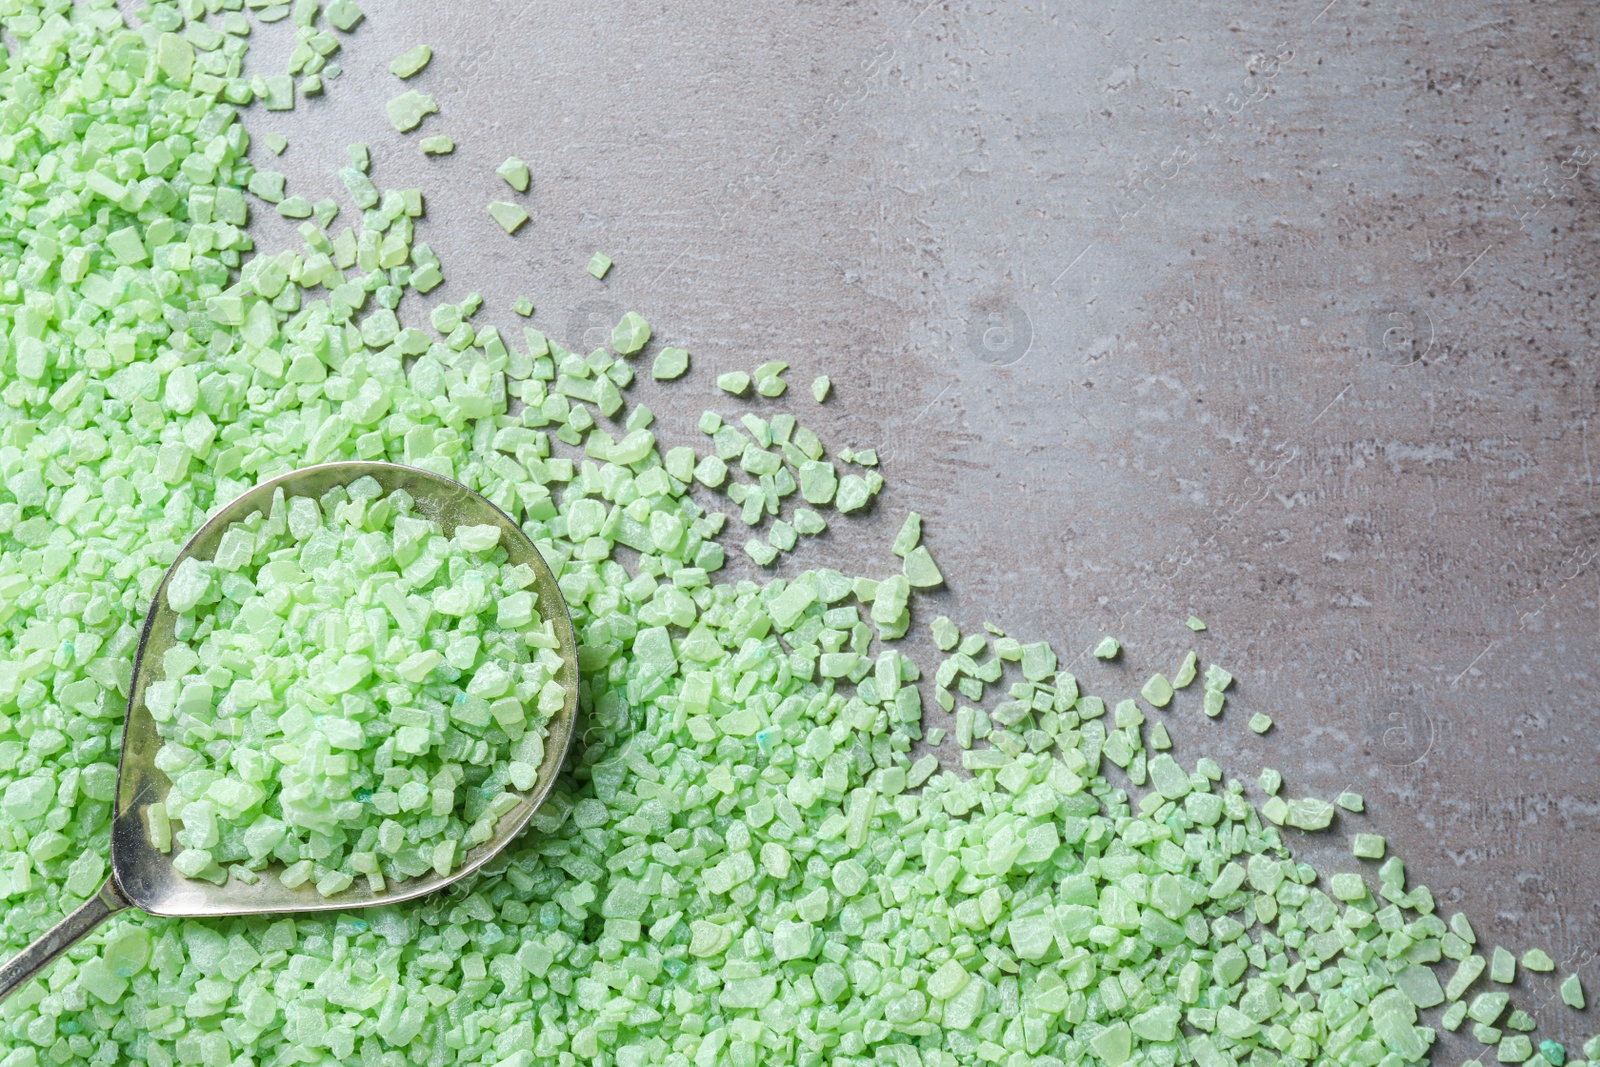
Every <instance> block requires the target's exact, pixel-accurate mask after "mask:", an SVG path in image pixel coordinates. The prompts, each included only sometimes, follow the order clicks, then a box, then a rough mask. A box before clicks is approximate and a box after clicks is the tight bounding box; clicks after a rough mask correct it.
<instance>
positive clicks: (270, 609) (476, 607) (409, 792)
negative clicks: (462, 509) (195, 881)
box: [145, 477, 566, 896]
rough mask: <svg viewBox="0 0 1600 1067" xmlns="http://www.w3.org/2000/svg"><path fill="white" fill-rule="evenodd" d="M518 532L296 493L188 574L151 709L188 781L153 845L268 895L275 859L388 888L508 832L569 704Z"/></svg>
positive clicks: (366, 486)
mask: <svg viewBox="0 0 1600 1067" xmlns="http://www.w3.org/2000/svg"><path fill="white" fill-rule="evenodd" d="M500 539H501V530H500V527H498V526H494V525H483V526H472V525H462V526H458V527H456V529H455V530H454V532H453V534H452V536H450V537H446V536H445V535H444V533H443V531H442V530H441V529H440V528H439V525H438V524H437V523H436V522H434V521H433V520H431V519H428V518H425V517H423V516H421V515H419V514H417V513H416V511H415V506H414V502H413V501H412V499H411V497H410V496H409V494H407V493H406V492H405V491H404V490H400V491H397V492H394V493H391V494H387V495H385V494H384V493H383V490H382V488H381V487H380V486H379V485H378V483H377V482H376V481H375V480H373V479H372V478H370V477H367V478H360V479H358V480H356V481H354V482H352V483H351V484H350V485H349V486H335V487H334V488H332V489H330V490H328V492H327V493H325V494H324V495H323V496H322V497H321V499H316V498H313V497H309V496H288V497H286V496H285V495H284V493H283V490H281V489H280V490H278V492H277V493H276V495H275V496H274V497H273V501H272V506H271V507H270V509H269V510H268V511H267V513H266V514H262V513H261V512H255V513H253V514H251V515H250V516H249V517H247V518H246V519H244V520H243V521H241V522H237V523H234V524H233V525H231V526H229V527H228V529H227V530H226V531H224V532H223V534H222V538H221V540H220V541H219V543H218V546H217V550H216V552H215V554H214V557H213V559H211V560H208V561H201V560H198V559H196V558H194V557H192V556H191V557H188V558H186V559H184V560H183V562H181V563H180V564H179V565H178V568H177V570H176V571H175V572H174V574H173V577H172V579H171V581H169V582H168V584H167V588H166V597H167V602H168V605H169V606H170V608H171V609H172V610H173V612H175V613H176V614H177V615H178V619H177V625H176V627H175V632H174V637H175V641H174V644H173V646H172V647H171V648H170V649H168V650H167V652H166V653H165V654H164V656H163V657H162V677H161V679H160V680H159V681H155V682H152V683H150V684H149V685H148V686H147V687H146V689H145V704H146V706H147V707H148V708H149V710H150V713H151V715H152V716H153V717H154V719H155V722H156V729H157V731H158V732H159V733H160V735H161V737H162V739H163V741H164V744H163V745H162V747H161V749H160V751H159V752H158V753H157V756H156V764H157V767H158V768H159V769H160V770H162V771H163V772H165V773H166V774H167V775H168V777H169V778H170V779H171V781H172V788H171V790H170V791H169V794H168V796H167V797H166V798H165V800H164V802H163V803H158V804H156V805H153V806H152V807H151V809H149V818H150V833H151V837H152V840H153V843H154V844H155V845H156V847H157V848H159V849H161V850H162V851H167V850H169V849H170V848H171V846H172V844H173V841H174V840H175V841H176V843H177V844H178V845H180V846H182V847H181V848H180V849H179V851H178V852H177V853H176V855H175V856H174V857H173V866H174V867H176V868H177V869H178V871H179V872H180V873H182V874H184V875H185V876H187V877H190V878H202V879H206V880H208V881H213V882H217V883H219V884H220V883H221V882H222V881H224V880H225V879H226V878H227V877H228V875H229V874H232V875H234V876H235V877H239V878H241V879H243V880H244V881H246V882H254V881H255V880H256V878H257V877H259V875H258V874H257V872H259V871H261V870H263V869H265V868H266V867H267V866H268V864H269V863H277V864H279V865H281V868H282V869H281V870H280V871H279V873H278V875H277V877H278V878H279V879H280V880H281V881H282V882H283V883H284V884H285V885H287V886H289V887H291V888H293V887H295V886H298V885H301V884H303V883H305V882H306V881H308V880H312V881H313V883H314V884H315V886H316V888H317V891H318V892H319V893H321V894H323V895H324V896H328V895H332V894H334V893H337V892H339V891H341V890H343V889H345V888H347V887H349V886H350V884H351V883H352V882H353V881H355V880H356V879H358V878H359V879H363V880H364V881H365V883H366V885H367V886H368V887H369V888H370V889H371V890H372V891H373V892H382V891H383V889H384V887H385V886H386V885H387V884H388V883H389V882H391V881H399V880H403V879H406V878H414V877H416V876H417V875H420V874H422V873H424V872H425V871H428V870H429V869H432V870H434V871H435V872H437V873H438V874H440V875H446V874H449V873H450V872H451V871H452V870H454V869H455V868H456V867H457V866H459V865H460V863H461V861H462V858H463V857H464V856H465V855H466V853H467V852H468V851H469V850H470V849H472V848H473V847H475V846H476V845H479V844H482V843H483V842H485V841H488V840H489V838H490V837H491V836H493V834H494V827H495V823H496V821H497V820H498V819H499V818H500V817H501V816H504V815H505V814H507V813H508V812H510V811H511V810H512V809H513V808H515V807H516V806H517V804H518V802H519V800H520V798H519V796H518V793H517V791H518V790H526V789H528V788H530V787H531V786H532V785H533V783H534V781H535V779H536V778H537V777H538V774H539V767H540V764H541V763H542V762H543V760H544V745H543V741H544V737H545V727H546V724H547V723H548V722H549V721H550V717H551V716H552V715H553V714H554V713H555V712H557V711H559V710H560V709H561V707H562V705H563V704H564V703H565V702H566V691H565V689H564V688H563V687H562V685H561V683H560V682H559V681H557V680H556V676H557V674H558V673H559V671H560V669H561V657H560V655H559V653H558V652H557V651H556V649H557V648H558V642H557V639H556V636H555V633H554V630H553V629H552V627H551V624H550V622H549V621H548V620H546V619H542V618H541V617H540V615H539V611H538V604H537V600H536V595H535V592H534V590H533V589H532V586H533V583H534V579H535V575H534V572H533V570H532V569H531V568H530V567H528V566H527V565H526V564H521V565H518V566H515V567H512V566H509V565H508V564H507V552H506V549H505V548H504V547H502V546H501V545H500ZM169 819H170V820H171V821H172V822H175V823H180V824H181V826H182V828H181V829H179V830H177V832H176V833H173V832H172V831H171V829H170V827H169V825H168V820H169ZM225 868H226V869H225Z"/></svg>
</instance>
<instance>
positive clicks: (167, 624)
mask: <svg viewBox="0 0 1600 1067" xmlns="http://www.w3.org/2000/svg"><path fill="white" fill-rule="evenodd" d="M368 477H370V478H373V479H375V480H376V481H377V482H378V484H379V485H380V486H381V487H382V488H383V491H384V493H385V494H388V493H392V492H394V491H395V490H398V489H404V490H405V491H406V492H407V493H409V494H410V495H411V497H412V499H413V500H414V501H415V502H416V510H417V513H418V514H420V515H422V516H423V517H425V518H428V519H431V520H433V521H434V522H437V523H438V524H439V525H440V527H441V528H442V529H443V531H444V534H445V535H446V536H451V535H453V534H454V533H455V528H456V527H457V526H458V525H462V524H466V525H484V524H490V523H492V524H494V525H496V526H499V527H500V529H501V531H502V533H501V539H500V544H501V546H502V547H504V548H505V549H506V551H507V552H508V553H509V555H510V558H509V560H508V562H509V563H510V565H512V566H516V565H517V564H521V563H525V564H527V565H528V566H529V567H530V568H531V569H532V570H533V572H534V576H535V577H534V585H533V588H534V590H535V592H536V593H537V594H538V605H539V611H540V614H541V615H542V616H543V617H544V618H547V619H550V620H551V622H552V623H553V624H554V628H555V633H556V638H557V640H558V641H559V642H560V646H561V647H560V654H561V661H562V666H561V670H560V673H559V674H558V675H557V680H558V681H560V682H561V684H562V686H563V687H564V688H565V689H566V692H567V699H566V703H565V704H564V705H563V706H562V708H561V710H560V711H558V712H556V713H555V714H554V715H553V716H551V718H550V722H549V723H548V724H547V726H546V730H547V736H546V738H545V748H544V762H543V763H542V764H541V765H540V767H539V777H538V778H537V780H535V782H534V783H533V786H532V788H530V789H528V790H526V791H525V792H523V793H521V794H520V797H521V800H520V802H519V803H518V805H517V807H515V808H513V809H512V810H511V811H509V812H507V813H506V814H505V815H504V816H503V817H502V818H501V819H500V820H499V821H498V822H497V823H496V824H495V833H494V836H493V837H491V838H490V839H489V840H488V841H485V842H483V843H482V844H480V845H478V846H476V847H475V848H473V849H471V850H470V851H468V852H467V853H466V855H465V856H464V857H463V862H462V864H461V866H460V867H457V868H456V869H455V870H453V871H451V872H450V873H449V874H447V875H439V874H436V873H434V872H432V871H429V872H428V873H426V874H423V875H421V876H419V877H416V878H411V879H407V880H405V881H402V882H395V883H392V884H390V885H389V886H388V887H387V888H386V889H385V890H384V891H383V892H381V893H376V892H373V891H372V890H371V889H370V888H368V887H367V883H366V880H365V879H359V878H358V879H356V881H355V882H354V883H353V884H352V885H351V886H350V887H349V888H347V889H345V890H343V891H342V892H339V893H335V894H333V895H331V896H326V897H325V896H323V895H321V894H320V893H318V892H317V891H316V889H315V887H314V886H313V885H312V884H311V883H310V882H306V883H305V884H303V885H300V886H297V887H296V888H294V889H290V888H289V887H288V886H285V885H284V884H283V883H282V882H281V881H279V880H278V879H277V878H276V877H274V876H272V872H271V871H270V870H269V871H266V872H263V874H265V875H266V877H262V878H260V879H258V880H257V881H256V882H255V883H254V884H246V883H244V882H242V881H240V880H239V879H237V878H233V877H230V878H229V879H228V880H227V881H226V882H224V883H223V884H222V885H212V884H211V883H209V882H201V881H196V880H193V879H189V878H186V877H184V876H183V875H182V874H179V873H178V871H177V870H176V869H175V868H174V867H173V865H172V861H173V859H174V858H175V857H176V856H177V854H178V852H179V851H181V846H179V845H178V844H177V843H176V842H174V843H173V846H172V848H173V851H172V852H171V853H165V852H161V851H160V850H158V849H157V848H156V847H155V846H154V845H152V844H151V843H150V834H149V828H148V824H147V821H146V820H147V815H146V812H147V811H148V809H149V807H150V805H152V804H155V803H158V802H162V801H164V800H165V799H166V796H167V790H168V788H169V787H170V784H171V783H170V782H169V781H168V780H167V776H166V775H165V774H163V773H162V772H161V771H160V770H158V769H157V768H156V765H155V760H156V753H157V752H159V751H160V749H161V744H162V739H161V735H160V734H158V733H157V732H156V724H155V720H154V719H153V718H152V717H151V715H150V710H149V709H148V708H147V707H146V706H145V700H144V696H145V688H146V686H148V685H149V684H150V683H151V682H153V681H158V680H159V677H158V676H159V673H160V672H161V670H162V667H161V663H162V656H163V654H164V653H165V652H166V651H167V649H169V648H171V647H172V645H173V643H174V641H173V627H174V625H175V624H176V622H177V616H176V615H175V614H174V613H173V612H172V610H171V609H170V608H169V607H168V606H167V595H166V594H167V583H168V582H170V581H171V580H172V575H173V572H174V571H175V570H177V567H178V564H179V563H182V562H183V561H184V560H185V559H187V558H189V557H194V558H196V559H199V560H203V561H209V560H210V559H211V558H212V557H213V555H214V554H215V553H216V550H217V543H218V542H219V541H220V540H221V539H222V534H223V532H224V531H225V530H227V528H228V527H229V526H231V525H232V524H233V523H235V522H238V521H240V520H242V519H245V518H246V517H248V516H249V515H250V514H251V513H252V512H256V511H259V512H261V513H263V514H265V513H266V512H267V511H268V510H269V509H270V508H271V506H272V499H273V496H274V494H275V493H276V492H277V491H278V490H280V489H281V490H283V493H284V495H285V496H286V497H295V496H310V497H321V496H322V494H323V493H325V492H327V491H328V490H329V489H332V488H333V487H334V486H339V485H349V484H350V483H352V482H354V481H356V480H358V479H360V478H368ZM577 708H578V644H577V638H576V637H575V636H574V634H573V630H572V619H571V617H570V616H569V614H568V612H567V604H566V600H565V599H564V598H563V597H562V595H561V589H560V587H559V586H558V585H557V584H556V578H555V575H554V574H553V573H552V572H551V570H550V567H549V565H548V564H547V563H545V561H544V557H543V556H541V555H540V554H539V550H538V549H537V548H535V547H534V544H533V542H532V541H531V540H529V539H528V535H527V534H525V533H524V532H523V531H522V528H521V527H520V526H518V525H517V524H516V522H515V521H513V520H512V518H511V517H510V516H509V515H507V514H506V513H505V512H503V511H501V510H500V509H499V508H498V507H496V506H495V505H494V504H492V503H490V502H489V501H488V500H486V499H485V498H484V497H482V496H481V495H479V494H478V493H475V492H473V491H472V490H471V489H468V488H467V487H466V486H464V485H461V484H460V483H458V482H454V481H452V480H450V479H449V478H445V477H443V476H441V475H438V474H433V473H430V472H428V471H424V470H418V469H416V468H414V467H403V466H400V465H399V464H395V463H368V462H348V463H326V464H322V465H321V466H316V467H306V468H304V469H303V470H297V471H291V472H290V473H288V474H284V475H280V476H279V477H277V478H273V479H271V480H270V481H266V482H262V483H261V484H260V485H258V486H256V487H255V488H254V489H251V490H250V491H249V492H247V493H245V494H244V495H242V496H240V497H239V498H238V499H237V500H234V501H233V502H232V503H231V504H229V505H227V506H226V507H224V508H222V509H221V510H220V511H218V512H217V513H216V514H215V515H213V516H212V517H211V518H210V519H209V520H208V521H207V522H206V524H205V525H204V526H202V527H201V528H200V530H199V532H197V533H196V534H195V535H194V536H193V537H191V538H190V539H189V541H188V543H187V544H185V545H184V546H183V549H182V551H180V552H179V553H178V555H177V558H176V559H174V560H173V561H172V566H171V567H169V568H168V569H167V573H166V575H165V576H164V577H163V578H162V579H161V584H160V586H158V587H157V588H156V592H155V597H154V598H153V600H152V601H151V604H150V612H149V614H148V615H146V616H145V621H144V632H143V634H142V635H141V636H140V639H139V649H138V652H137V653H136V654H135V657H134V661H133V680H132V682H131V684H130V685H129V688H128V715H127V720H126V722H125V723H124V725H123V730H122V759H121V762H120V764H119V765H118V768H117V795H116V800H115V803H114V805H113V808H112V817H111V874H110V876H109V877H107V878H106V881H105V884H104V885H102V886H101V887H100V891H99V892H98V893H96V894H95V895H94V896H93V897H90V898H89V899H88V900H87V901H85V902H84V903H83V904H82V905H80V906H79V907H78V908H77V910H75V911H74V912H72V913H71V914H70V915H68V916H67V917H66V918H64V919H62V920H61V921H60V922H59V923H57V924H56V925H55V926H54V927H52V928H51V929H50V930H48V931H47V932H46V933H45V934H44V935H43V936H42V937H40V938H39V939H38V940H37V941H35V942H34V943H33V944H31V945H29V946H28V947H27V948H25V949H23V950H22V952H21V953H19V954H18V955H17V956H16V957H15V958H14V959H12V960H11V961H10V962H9V963H7V964H5V966H3V967H0V999H3V998H4V997H6V996H7V995H9V994H10V993H11V992H12V991H13V990H15V989H17V988H18V987H20V986H21V985H23V984H24V983H26V982H27V981H28V979H30V978H32V977H33V976H34V975H36V974H38V973H39V972H40V971H42V970H43V969H44V968H45V967H47V966H49V964H50V963H51V962H52V961H54V960H55V958H56V957H57V956H59V955H61V954H62V953H63V952H65V951H66V950H67V949H69V948H71V947H72V946H73V945H74V944H76V943H77V942H78V941H80V940H82V939H83V938H84V937H86V936H87V935H88V934H89V933H90V932H92V931H93V930H94V929H95V928H96V927H97V926H99V925H100V924H101V923H102V922H104V921H105V920H106V919H108V918H110V917H111V916H112V915H115V914H116V913H117V912H119V911H122V910H124V909H126V908H130V907H132V908H138V909H139V910H141V911H144V912H148V913H149V914H151V915H167V916H173V917H182V918H207V917H220V916H228V915H271V914H281V913H284V912H315V911H349V910H351V909H353V908H364V907H370V906H373V905H378V904H396V903H399V902H400V901H404V900H411V899H413V898H415V897H420V896H423V895H425V894H427V893H432V892H434V891H436V890H439V889H443V888H444V887H445V886H447V885H450V884H451V883H452V882H455V881H458V880H460V879H462V878H465V877H466V876H467V875H469V874H472V873H473V872H474V871H476V870H478V869H479V868H480V867H482V866H483V865H484V864H485V863H487V862H489V860H490V859H491V858H493V857H494V856H495V854H496V853H498V852H499V851H500V850H501V849H503V848H505V847H506V845H507V844H509V843H510V842H511V840H512V839H513V838H515V837H516V836H517V835H518V834H520V833H521V832H522V830H523V829H524V828H525V827H526V826H527V825H528V820H529V819H531V818H532V817H533V813H534V812H535V811H536V810H538V807H539V805H540V804H541V803H543V802H544V799H545V797H547V796H548V795H549V793H550V789H551V787H552V786H554V785H555V780H556V775H557V774H558V773H559V772H560V770H561V765H562V763H564V762H565V760H566V756H567V749H568V748H569V747H570V745H571V743H572V724H573V719H574V717H575V716H576V714H577Z"/></svg>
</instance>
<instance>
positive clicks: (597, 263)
mask: <svg viewBox="0 0 1600 1067" xmlns="http://www.w3.org/2000/svg"><path fill="white" fill-rule="evenodd" d="M584 270H586V271H588V272H589V274H590V275H592V276H593V277H594V278H596V279H603V278H605V276H606V275H607V274H608V273H609V272H610V271H611V257H610V256H608V255H606V254H605V253H604V252H596V253H595V254H594V255H592V256H590V257H589V263H588V265H587V266H585V267H584Z"/></svg>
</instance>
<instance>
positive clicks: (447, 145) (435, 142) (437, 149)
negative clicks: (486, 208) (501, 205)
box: [417, 136, 498, 221]
mask: <svg viewBox="0 0 1600 1067" xmlns="http://www.w3.org/2000/svg"><path fill="white" fill-rule="evenodd" d="M417 147H418V148H420V149H422V154H423V155H425V156H448V155H449V154H450V153H452V152H454V151H455V150H456V143H455V142H454V141H452V140H451V139H450V138H448V137H443V136H436V137H424V138H423V139H422V140H420V141H418V142H417ZM493 213H494V211H493V206H492V205H491V208H490V214H493ZM496 221H498V219H497V220H496Z"/></svg>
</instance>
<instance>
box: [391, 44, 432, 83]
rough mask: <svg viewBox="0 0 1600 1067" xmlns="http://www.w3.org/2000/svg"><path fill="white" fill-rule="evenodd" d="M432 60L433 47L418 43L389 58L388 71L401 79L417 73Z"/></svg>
mask: <svg viewBox="0 0 1600 1067" xmlns="http://www.w3.org/2000/svg"><path fill="white" fill-rule="evenodd" d="M432 60H433V49H431V48H429V47H428V46H427V45H425V44H419V45H417V46H416V47H415V48H412V49H410V50H409V51H405V52H402V53H400V54H399V55H398V56H395V57H394V58H393V59H392V60H390V61H389V73H390V74H393V75H394V76H395V77H396V78H400V79H402V80H403V79H406V78H409V77H411V76H412V75H414V74H417V73H419V72H420V71H421V70H422V69H423V68H424V67H426V66H427V65H428V64H429V63H430V62H432Z"/></svg>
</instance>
